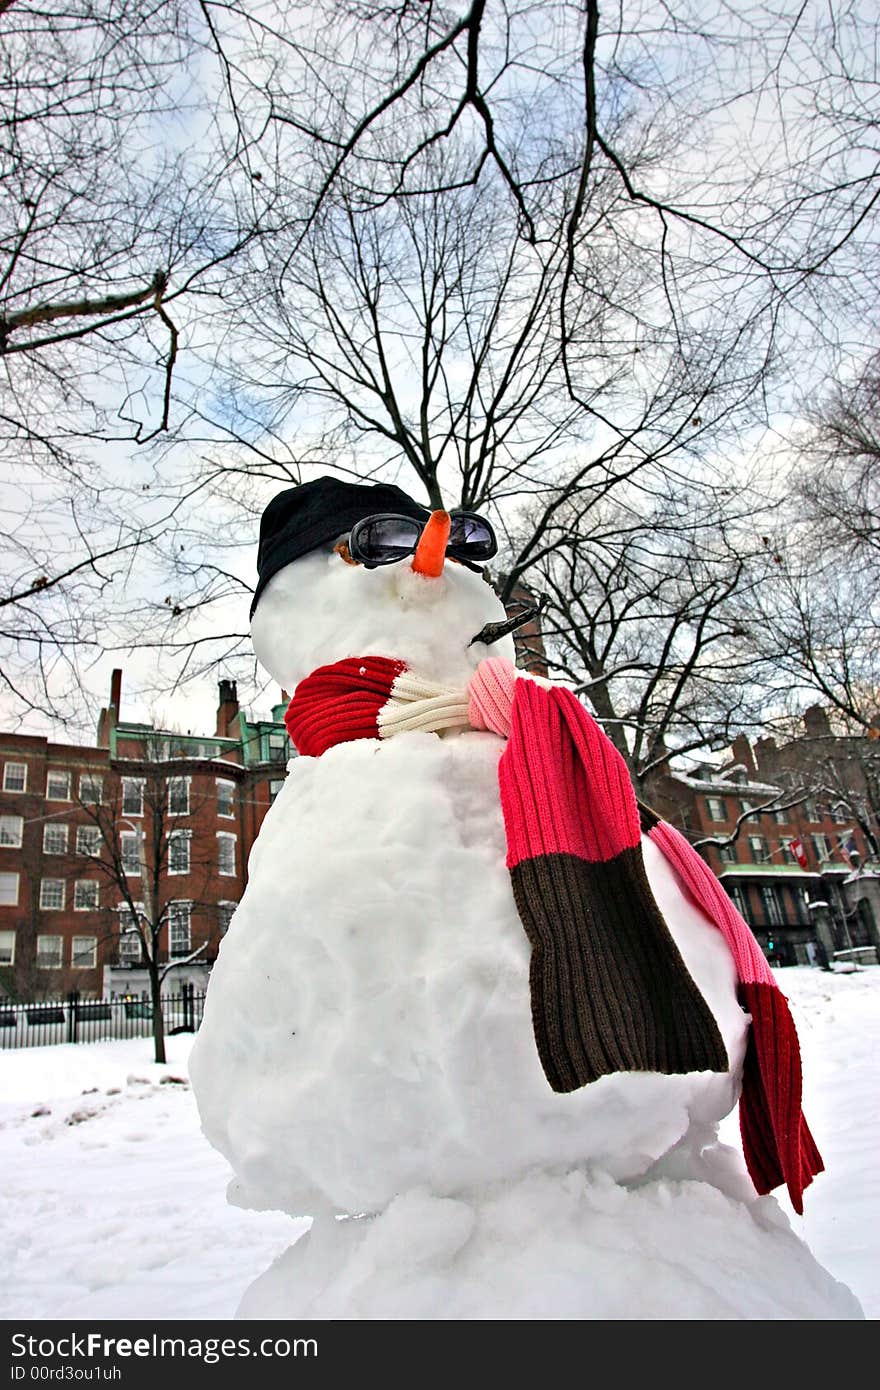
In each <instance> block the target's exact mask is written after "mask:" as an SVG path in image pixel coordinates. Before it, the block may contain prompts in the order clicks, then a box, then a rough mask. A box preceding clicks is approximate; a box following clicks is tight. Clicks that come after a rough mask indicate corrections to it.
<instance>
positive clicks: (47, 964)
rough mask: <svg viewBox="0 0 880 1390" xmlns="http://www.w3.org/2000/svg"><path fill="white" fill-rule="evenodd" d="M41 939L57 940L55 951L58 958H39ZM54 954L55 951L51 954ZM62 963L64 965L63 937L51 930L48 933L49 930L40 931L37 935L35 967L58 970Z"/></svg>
mask: <svg viewBox="0 0 880 1390" xmlns="http://www.w3.org/2000/svg"><path fill="white" fill-rule="evenodd" d="M43 941H57V942H58V951H57V956H58V959H57V960H53V961H44V960H40V943H41V942H43ZM54 954H56V953H55V952H53V955H54ZM63 965H64V937H63V936H58V935H56V934H55V933H54V932H52V933H49V932H40V933H39V935H38V936H37V969H38V970H60V969H61V968H62V966H63Z"/></svg>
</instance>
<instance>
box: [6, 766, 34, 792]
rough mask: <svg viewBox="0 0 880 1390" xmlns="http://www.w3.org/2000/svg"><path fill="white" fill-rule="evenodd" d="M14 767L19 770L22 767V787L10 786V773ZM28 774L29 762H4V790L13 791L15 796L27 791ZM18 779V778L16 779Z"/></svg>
mask: <svg viewBox="0 0 880 1390" xmlns="http://www.w3.org/2000/svg"><path fill="white" fill-rule="evenodd" d="M13 768H15V769H16V770H18V769H19V768H20V769H21V772H22V784H21V786H20V787H10V785H9V774H10V772H11V771H12V769H13ZM27 774H28V765H27V763H4V764H3V790H4V791H5V792H11V793H12V795H13V796H21V794H22V792H26V791H27ZM16 780H17V779H16Z"/></svg>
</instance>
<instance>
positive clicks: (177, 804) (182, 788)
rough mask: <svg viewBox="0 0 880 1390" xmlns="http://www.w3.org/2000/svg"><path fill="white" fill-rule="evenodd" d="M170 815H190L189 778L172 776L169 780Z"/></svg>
mask: <svg viewBox="0 0 880 1390" xmlns="http://www.w3.org/2000/svg"><path fill="white" fill-rule="evenodd" d="M168 814H169V816H188V815H189V778H188V777H172V778H170V779H169V782H168Z"/></svg>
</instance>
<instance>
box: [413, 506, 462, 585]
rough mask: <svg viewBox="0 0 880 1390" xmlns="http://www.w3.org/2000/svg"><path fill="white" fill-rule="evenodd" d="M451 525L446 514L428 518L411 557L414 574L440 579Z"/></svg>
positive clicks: (435, 513) (435, 514)
mask: <svg viewBox="0 0 880 1390" xmlns="http://www.w3.org/2000/svg"><path fill="white" fill-rule="evenodd" d="M451 525H452V518H451V517H450V515H449V513H448V512H432V513H431V515H430V516H429V517H428V520H427V522H426V523H425V529H424V531H423V532H422V534H421V535H420V536H419V543H418V545H417V546H416V553H415V555H414V556H413V562H412V567H413V569H414V570H415V572H416V574H424V575H427V576H428V578H429V579H439V578H440V575H441V574H442V573H443V561H444V560H445V559H446V542H447V541H448V540H449V528H450V526H451Z"/></svg>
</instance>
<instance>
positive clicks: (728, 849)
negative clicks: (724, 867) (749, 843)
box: [718, 844, 739, 864]
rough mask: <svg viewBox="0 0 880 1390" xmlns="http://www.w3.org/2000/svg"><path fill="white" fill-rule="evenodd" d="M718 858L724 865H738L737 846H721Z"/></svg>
mask: <svg viewBox="0 0 880 1390" xmlns="http://www.w3.org/2000/svg"><path fill="white" fill-rule="evenodd" d="M718 858H719V859H720V860H721V863H722V864H738V863H739V855H738V854H737V852H736V845H734V844H730V845H719V846H718Z"/></svg>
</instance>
